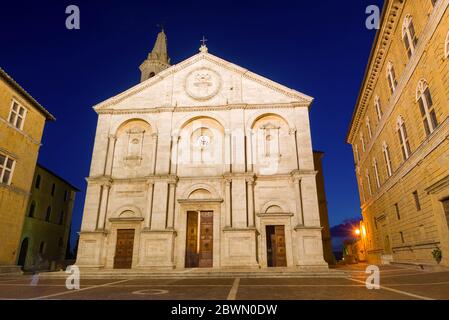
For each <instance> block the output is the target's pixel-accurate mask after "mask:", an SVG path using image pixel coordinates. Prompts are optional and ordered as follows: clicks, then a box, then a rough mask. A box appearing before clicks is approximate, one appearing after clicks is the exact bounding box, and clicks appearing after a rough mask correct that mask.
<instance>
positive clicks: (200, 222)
mask: <svg viewBox="0 0 449 320" xmlns="http://www.w3.org/2000/svg"><path fill="white" fill-rule="evenodd" d="M213 221H214V216H213V212H212V211H201V212H197V211H189V212H187V230H186V231H187V235H186V256H185V266H186V268H198V267H200V268H211V267H212V266H213V240H214V237H213Z"/></svg>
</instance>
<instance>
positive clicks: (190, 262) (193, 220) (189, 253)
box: [185, 211, 198, 268]
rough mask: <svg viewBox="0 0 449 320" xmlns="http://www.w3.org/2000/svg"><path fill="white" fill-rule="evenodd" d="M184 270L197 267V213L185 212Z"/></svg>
mask: <svg viewBox="0 0 449 320" xmlns="http://www.w3.org/2000/svg"><path fill="white" fill-rule="evenodd" d="M185 266H186V268H196V267H198V212H196V211H190V212H187V236H186V261H185Z"/></svg>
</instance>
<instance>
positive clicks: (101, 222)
mask: <svg viewBox="0 0 449 320" xmlns="http://www.w3.org/2000/svg"><path fill="white" fill-rule="evenodd" d="M110 189H111V183H110V182H106V183H104V184H103V186H102V188H101V203H100V214H99V217H98V222H97V229H98V230H104V227H105V222H106V214H107V210H108V202H109V191H110Z"/></svg>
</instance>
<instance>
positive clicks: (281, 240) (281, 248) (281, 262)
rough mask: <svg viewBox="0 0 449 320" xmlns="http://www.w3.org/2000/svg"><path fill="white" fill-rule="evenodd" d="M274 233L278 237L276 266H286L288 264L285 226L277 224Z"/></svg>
mask: <svg viewBox="0 0 449 320" xmlns="http://www.w3.org/2000/svg"><path fill="white" fill-rule="evenodd" d="M274 233H275V237H276V241H275V243H276V247H275V254H276V264H275V266H276V267H286V266H287V256H286V252H285V251H286V250H285V227H284V226H275V227H274Z"/></svg>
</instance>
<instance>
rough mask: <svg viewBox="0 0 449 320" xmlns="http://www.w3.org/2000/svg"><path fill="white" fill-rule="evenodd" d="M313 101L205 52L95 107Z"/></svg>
mask: <svg viewBox="0 0 449 320" xmlns="http://www.w3.org/2000/svg"><path fill="white" fill-rule="evenodd" d="M312 101H313V98H311V97H309V96H307V95H305V94H302V93H301V92H298V91H296V90H293V89H290V88H287V87H285V86H283V85H281V84H278V83H276V82H274V81H271V80H269V79H267V78H265V77H262V76H259V75H257V74H255V73H253V72H251V71H248V70H247V69H244V68H242V67H240V66H237V65H235V64H233V63H230V62H228V61H226V60H223V59H221V58H219V57H216V56H214V55H212V54H209V53H207V52H200V53H198V54H196V55H194V56H192V57H190V58H188V59H186V60H184V61H182V62H180V63H178V64H176V65H173V66H171V67H170V68H168V69H166V70H164V71H162V72H160V73H159V74H157V75H156V76H154V77H153V78H150V79H148V80H146V81H144V82H142V83H139V84H138V85H136V86H134V87H132V88H130V89H128V90H126V91H124V92H122V93H120V94H118V95H116V96H114V97H112V98H110V99H108V100H106V101H104V102H102V103H99V104H98V105H96V106H95V107H94V108H95V110H96V111H98V112H101V111H104V110H144V109H152V108H176V107H201V106H226V105H239V104H241V105H282V104H298V105H303V106H309V105H310V104H311V103H312Z"/></svg>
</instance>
